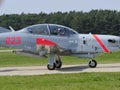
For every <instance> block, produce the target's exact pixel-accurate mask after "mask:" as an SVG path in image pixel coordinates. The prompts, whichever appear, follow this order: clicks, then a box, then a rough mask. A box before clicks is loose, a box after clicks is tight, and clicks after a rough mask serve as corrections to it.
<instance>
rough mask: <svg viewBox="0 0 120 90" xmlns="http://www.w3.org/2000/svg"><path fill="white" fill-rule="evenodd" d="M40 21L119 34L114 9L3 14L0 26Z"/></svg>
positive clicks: (119, 17)
mask: <svg viewBox="0 0 120 90" xmlns="http://www.w3.org/2000/svg"><path fill="white" fill-rule="evenodd" d="M41 23H52V24H61V25H65V26H68V27H71V28H73V29H74V30H76V31H77V32H79V33H94V34H111V35H120V12H119V11H115V10H91V11H89V12H82V11H79V12H78V11H70V12H55V13H49V14H47V13H43V12H41V13H39V14H30V13H29V14H24V13H21V14H10V15H7V14H4V15H1V16H0V26H1V27H5V28H8V27H9V26H12V27H13V28H14V29H15V30H19V29H22V28H24V27H26V26H29V25H33V24H41Z"/></svg>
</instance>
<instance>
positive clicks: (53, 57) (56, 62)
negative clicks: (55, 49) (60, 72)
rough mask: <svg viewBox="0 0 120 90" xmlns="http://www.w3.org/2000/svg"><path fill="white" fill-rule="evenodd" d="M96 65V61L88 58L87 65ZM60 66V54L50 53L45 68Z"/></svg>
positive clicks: (51, 68) (52, 68)
mask: <svg viewBox="0 0 120 90" xmlns="http://www.w3.org/2000/svg"><path fill="white" fill-rule="evenodd" d="M96 66H97V62H96V61H95V60H93V59H90V61H89V67H91V68H95V67H96ZM61 67H62V61H61V59H60V56H59V55H58V54H54V53H50V57H49V61H48V65H47V68H48V70H54V69H56V68H61Z"/></svg>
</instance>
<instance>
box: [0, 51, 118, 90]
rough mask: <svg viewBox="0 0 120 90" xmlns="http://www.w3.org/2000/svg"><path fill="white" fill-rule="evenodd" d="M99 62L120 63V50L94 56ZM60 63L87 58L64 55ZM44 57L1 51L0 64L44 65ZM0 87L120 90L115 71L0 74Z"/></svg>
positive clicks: (4, 89)
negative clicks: (28, 74)
mask: <svg viewBox="0 0 120 90" xmlns="http://www.w3.org/2000/svg"><path fill="white" fill-rule="evenodd" d="M95 59H96V60H97V61H98V63H120V51H119V52H114V53H109V54H103V55H100V56H99V57H96V58H95ZM62 61H63V64H83V63H86V64H87V63H88V59H84V58H77V57H70V56H63V57H62ZM47 63H48V60H47V58H34V57H27V56H22V55H18V54H15V53H0V67H6V66H30V65H46V64H47ZM0 90H120V72H118V73H79V74H54V75H39V76H0Z"/></svg>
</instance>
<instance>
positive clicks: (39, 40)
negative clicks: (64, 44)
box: [36, 38, 57, 46]
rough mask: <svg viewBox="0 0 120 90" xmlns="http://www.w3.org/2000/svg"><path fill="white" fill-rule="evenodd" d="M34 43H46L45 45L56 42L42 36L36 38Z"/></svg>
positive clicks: (51, 44)
mask: <svg viewBox="0 0 120 90" xmlns="http://www.w3.org/2000/svg"><path fill="white" fill-rule="evenodd" d="M36 44H37V45H46V46H56V45H57V44H56V43H54V42H52V41H50V40H47V39H44V38H36Z"/></svg>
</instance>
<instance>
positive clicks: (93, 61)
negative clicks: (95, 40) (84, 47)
mask: <svg viewBox="0 0 120 90" xmlns="http://www.w3.org/2000/svg"><path fill="white" fill-rule="evenodd" d="M96 66H97V62H96V61H95V60H93V59H91V60H90V61H89V67H91V68H95V67H96Z"/></svg>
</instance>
